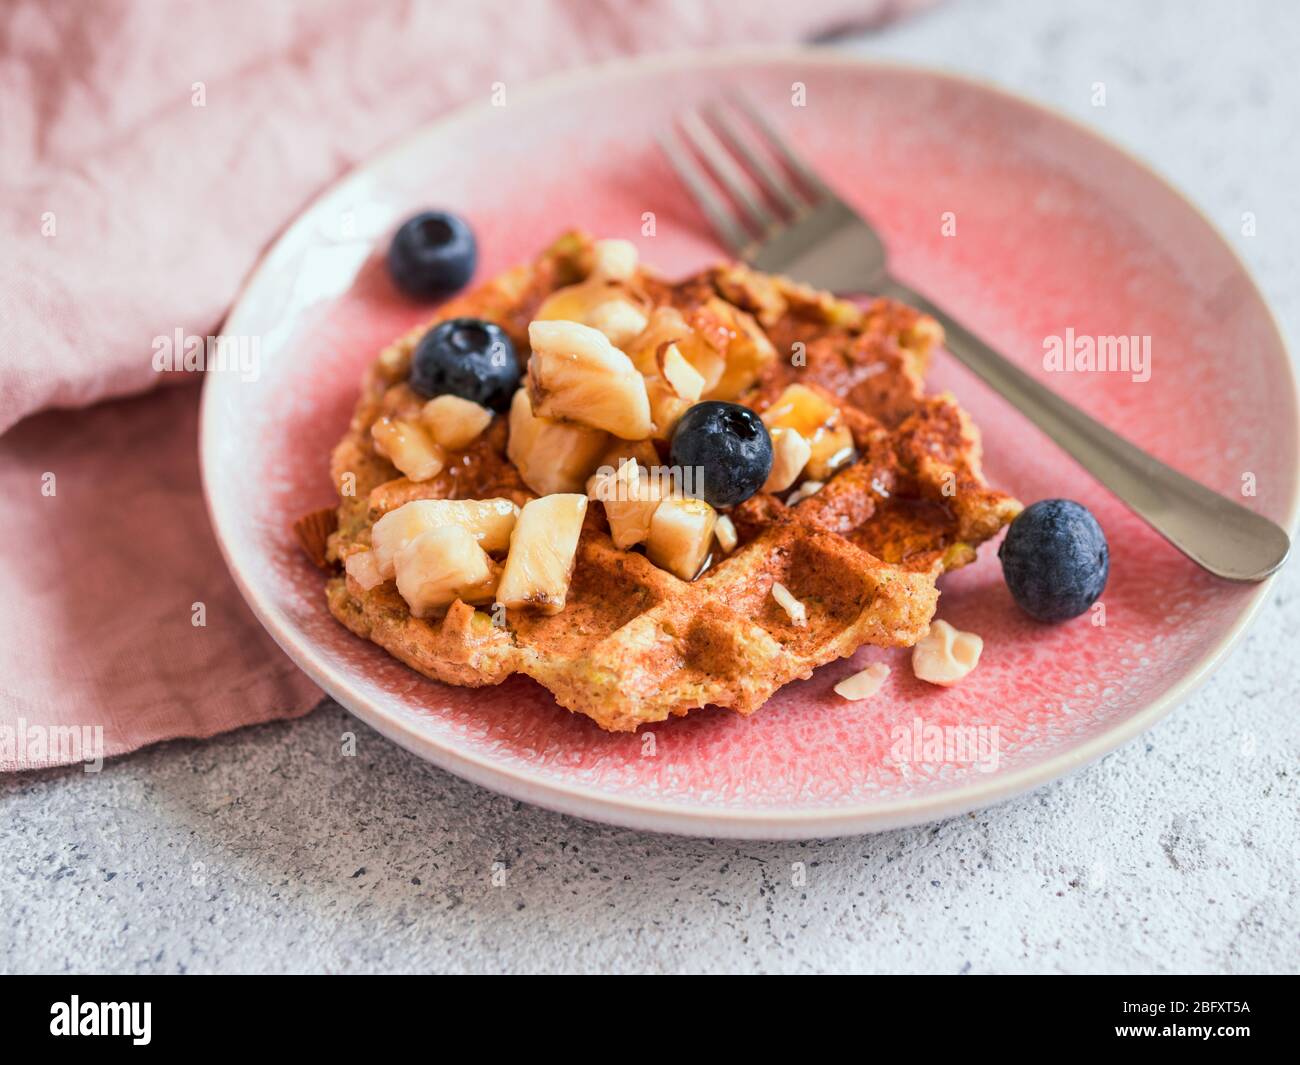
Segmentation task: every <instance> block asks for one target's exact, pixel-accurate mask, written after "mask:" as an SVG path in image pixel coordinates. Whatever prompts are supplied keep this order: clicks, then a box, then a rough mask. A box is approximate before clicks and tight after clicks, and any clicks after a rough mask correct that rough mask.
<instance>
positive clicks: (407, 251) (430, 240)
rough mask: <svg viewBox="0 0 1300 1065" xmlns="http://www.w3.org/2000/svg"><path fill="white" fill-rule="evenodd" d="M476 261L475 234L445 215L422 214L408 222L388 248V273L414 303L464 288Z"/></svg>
mask: <svg viewBox="0 0 1300 1065" xmlns="http://www.w3.org/2000/svg"><path fill="white" fill-rule="evenodd" d="M477 261H478V247H477V245H476V244H475V241H474V231H473V230H472V229H470V228H469V225H468V224H467V223H466V222H465V220H464V219H463V218H459V217H457V216H456V215H454V214H449V213H448V212H447V211H422V212H421V213H420V214H417V215H415V216H414V217H413V218H408V219H407V220H406V221H405V222H403V223H402V225H401V227H400V228H399V229H398V230H397V232H396V233H395V234H394V235H393V243H392V244H390V245H389V246H388V272H389V273H390V274H391V275H392V277H393V280H394V281H395V282H396V283H397V287H398V288H400V289H401V290H402V291H403V292H405V293H406V294H407V295H408V296H414V297H415V298H416V299H433V298H435V297H437V296H446V295H448V294H449V293H452V292H455V291H456V290H457V289H458V288H463V287H464V285H465V283H466V282H467V281H469V279H470V277H471V276H472V275H473V273H474V264H475V263H476V262H477Z"/></svg>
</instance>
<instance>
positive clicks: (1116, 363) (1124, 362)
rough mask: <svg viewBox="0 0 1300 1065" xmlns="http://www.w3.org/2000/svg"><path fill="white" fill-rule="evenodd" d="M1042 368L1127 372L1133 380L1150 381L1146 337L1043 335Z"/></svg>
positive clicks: (1073, 371)
mask: <svg viewBox="0 0 1300 1065" xmlns="http://www.w3.org/2000/svg"><path fill="white" fill-rule="evenodd" d="M1043 369H1044V370H1046V371H1047V372H1048V373H1126V374H1129V375H1131V377H1132V378H1133V380H1134V381H1135V382H1136V383H1139V384H1141V383H1142V382H1144V381H1149V380H1151V338H1150V337H1149V336H1113V337H1112V336H1105V337H1103V336H1088V335H1085V334H1080V335H1076V334H1075V332H1074V330H1073V329H1067V330H1066V331H1065V332H1064V334H1062V335H1060V336H1055V335H1053V336H1047V337H1044V338H1043Z"/></svg>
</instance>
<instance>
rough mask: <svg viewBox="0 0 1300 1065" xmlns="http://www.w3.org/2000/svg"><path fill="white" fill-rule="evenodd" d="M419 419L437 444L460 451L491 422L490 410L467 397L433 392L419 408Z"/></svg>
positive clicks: (449, 449)
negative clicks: (420, 408)
mask: <svg viewBox="0 0 1300 1065" xmlns="http://www.w3.org/2000/svg"><path fill="white" fill-rule="evenodd" d="M420 421H421V422H423V423H424V427H425V428H426V429H428V430H429V435H430V436H431V437H433V441H434V443H436V444H437V445H438V446H439V447H445V448H446V449H447V450H448V451H461V450H463V449H464V448H467V447H469V445H470V444H471V443H472V442H473V441H474V440H475V438H477V437H478V435H479V434H480V433H481V432H483V430H484V429H486V428H487V427H488V426H489V425H491V424H492V412H491V411H490V410H488V409H487V407H482V406H480V405H479V404H477V403H475V402H474V401H473V400H471V399H462V398H461V397H460V396H453V395H444V396H434V398H433V399H431V400H429V402H428V403H426V404H425V405H424V408H423V409H422V410H421V412H420Z"/></svg>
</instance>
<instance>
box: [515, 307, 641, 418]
mask: <svg viewBox="0 0 1300 1065" xmlns="http://www.w3.org/2000/svg"><path fill="white" fill-rule="evenodd" d="M528 339H529V342H530V344H531V345H532V349H533V353H532V357H531V358H530V359H529V360H528V398H529V400H530V401H531V402H532V409H533V413H534V414H536V415H538V416H540V417H543V418H554V419H558V420H561V421H573V422H579V423H581V424H583V425H587V426H590V427H591V428H593V429H603V430H605V431H606V432H610V433H613V434H614V435H615V436H619V437H622V438H623V439H624V440H642V439H644V438H645V437H647V436H649V435H650V432H651V429H652V428H653V426H652V424H651V421H650V400H649V397H648V396H647V395H646V388H645V379H644V378H643V377H642V376H641V374H640V373H638V372H637V369H636V367H635V366H633V365H632V360H631V359H629V358H628V357H627V356H626V355H625V354H623V352H622V351H620V350H619V349H618V348H616V347H614V345H613V344H611V343H610V342H609V338H608V337H606V336H605V334H604V333H602V332H601V331H600V330H598V329H592V328H591V327H590V326H586V325H579V324H578V323H577V322H542V321H535V322H533V323H532V324H531V325H529V327H528Z"/></svg>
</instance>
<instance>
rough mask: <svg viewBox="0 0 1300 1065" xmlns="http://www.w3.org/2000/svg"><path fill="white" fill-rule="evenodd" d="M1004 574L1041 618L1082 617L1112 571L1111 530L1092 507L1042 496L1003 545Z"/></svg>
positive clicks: (1027, 610) (1027, 609)
mask: <svg viewBox="0 0 1300 1065" xmlns="http://www.w3.org/2000/svg"><path fill="white" fill-rule="evenodd" d="M998 558H1000V559H1001V560H1002V576H1003V577H1004V578H1005V580H1006V582H1007V587H1008V588H1010V589H1011V595H1012V597H1013V598H1014V599H1015V601H1016V602H1017V603H1019V604H1020V608H1021V609H1022V610H1024V612H1025V613H1026V614H1029V615H1030V616H1031V617H1035V618H1037V619H1038V620H1039V621H1065V620H1066V619H1067V618H1074V617H1078V616H1079V615H1080V614H1082V613H1083V612H1084V611H1085V610H1087V609H1088V607H1090V606H1092V604H1093V603H1095V602H1096V601H1097V597H1098V596H1099V595H1101V592H1102V589H1103V588H1105V587H1106V578H1107V577H1108V576H1109V575H1110V548H1109V547H1107V546H1106V534H1105V533H1103V532H1102V531H1101V526H1100V525H1098V524H1097V519H1096V518H1094V517H1093V516H1092V512H1091V511H1090V510H1088V508H1087V507H1085V506H1083V505H1081V504H1079V503H1075V502H1073V501H1072V500H1069V499H1042V500H1039V501H1038V502H1037V503H1034V504H1033V505H1032V506H1028V507H1026V508H1025V509H1024V510H1023V511H1022V512H1021V514H1020V516H1019V517H1018V518H1016V520H1015V521H1013V522H1012V523H1011V528H1010V529H1008V530H1007V538H1006V539H1005V540H1003V541H1002V546H1001V547H1000V548H998Z"/></svg>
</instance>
